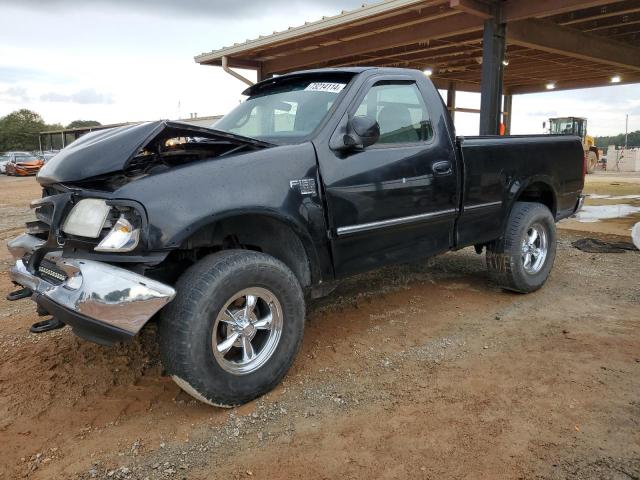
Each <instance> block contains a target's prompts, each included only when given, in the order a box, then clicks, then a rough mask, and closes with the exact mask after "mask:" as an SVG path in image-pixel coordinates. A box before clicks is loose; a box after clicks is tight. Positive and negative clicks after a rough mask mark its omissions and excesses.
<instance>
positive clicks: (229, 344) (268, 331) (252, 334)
mask: <svg viewBox="0 0 640 480" xmlns="http://www.w3.org/2000/svg"><path fill="white" fill-rule="evenodd" d="M281 336H282V307H281V306H280V302H279V301H278V299H277V298H276V296H275V295H274V294H273V293H271V292H270V291H269V290H267V289H265V288H260V287H251V288H247V289H244V290H241V291H239V292H238V293H236V294H235V295H233V296H232V297H231V298H230V299H229V300H228V301H227V302H226V303H225V305H224V307H223V308H222V310H221V311H220V312H219V313H218V316H217V317H216V321H215V323H214V325H213V332H212V339H211V347H212V349H213V356H214V357H215V359H216V361H217V362H218V365H220V366H221V367H222V368H223V369H224V370H226V371H227V372H229V373H233V374H235V375H246V374H248V373H252V372H255V371H256V370H258V369H259V368H260V367H262V366H263V365H264V364H265V363H266V362H267V361H268V360H269V358H271V356H272V355H273V353H274V352H275V350H276V347H277V346H278V343H279V341H280V337H281Z"/></svg>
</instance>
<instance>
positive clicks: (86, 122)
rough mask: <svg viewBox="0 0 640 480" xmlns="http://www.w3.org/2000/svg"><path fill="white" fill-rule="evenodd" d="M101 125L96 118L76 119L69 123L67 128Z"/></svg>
mask: <svg viewBox="0 0 640 480" xmlns="http://www.w3.org/2000/svg"><path fill="white" fill-rule="evenodd" d="M100 125H102V124H101V123H100V122H97V121H96V120H74V121H73V122H71V123H70V124H69V125H67V128H85V127H99V126H100Z"/></svg>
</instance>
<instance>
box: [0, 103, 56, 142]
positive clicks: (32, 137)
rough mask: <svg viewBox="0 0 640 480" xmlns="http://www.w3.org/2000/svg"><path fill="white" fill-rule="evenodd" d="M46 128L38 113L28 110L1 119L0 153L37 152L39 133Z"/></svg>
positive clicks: (18, 111) (17, 111)
mask: <svg viewBox="0 0 640 480" xmlns="http://www.w3.org/2000/svg"><path fill="white" fill-rule="evenodd" d="M46 127H47V125H46V124H45V123H44V120H43V119H42V117H41V116H40V115H39V114H38V113H36V112H33V111H31V110H27V109H26V108H23V109H21V110H16V111H15V112H12V113H10V114H8V115H7V116H5V117H2V118H0V151H7V150H37V149H38V148H39V147H38V133H40V132H41V131H43V130H46Z"/></svg>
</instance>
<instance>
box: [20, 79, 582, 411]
mask: <svg viewBox="0 0 640 480" xmlns="http://www.w3.org/2000/svg"><path fill="white" fill-rule="evenodd" d="M245 94H246V95H248V99H247V100H246V101H245V102H243V103H242V104H240V105H239V106H237V107H236V108H235V109H234V110H232V111H231V112H230V113H229V114H228V115H227V116H225V117H224V118H223V119H222V120H220V121H219V122H218V123H217V124H216V128H215V129H210V128H203V127H197V126H192V125H188V124H184V123H178V122H169V121H157V122H149V123H143V124H139V125H134V126H124V127H119V128H117V129H112V130H101V131H98V132H93V133H89V134H87V135H85V136H83V137H82V138H80V139H78V140H77V141H75V142H74V143H73V144H72V145H71V146H70V147H67V148H66V149H64V150H62V151H61V152H60V153H59V154H58V155H57V156H56V157H55V158H53V159H52V160H51V161H49V162H48V163H47V164H46V165H45V166H44V167H43V168H42V170H41V171H40V173H39V174H38V181H39V182H40V184H41V185H42V187H43V198H41V199H38V200H36V201H35V202H34V206H35V208H36V215H37V218H38V221H37V222H33V223H30V224H29V225H28V230H27V233H25V234H23V235H21V236H19V237H17V238H15V239H13V240H11V241H10V242H9V244H8V246H9V250H10V251H11V253H12V254H13V256H14V258H15V265H14V266H13V267H12V268H11V271H10V277H11V279H12V280H13V281H14V282H16V283H17V284H20V285H22V286H24V289H22V290H19V291H16V292H14V293H12V294H10V295H9V298H10V299H18V298H23V297H27V296H31V297H32V299H33V300H35V301H36V303H37V304H38V306H39V309H40V312H41V313H47V312H48V313H49V314H51V315H53V316H54V317H55V318H57V319H59V320H60V321H61V322H63V323H64V324H67V325H69V326H71V328H72V329H73V331H74V332H75V333H76V334H78V335H80V336H82V337H84V338H86V339H89V340H92V341H94V342H98V343H102V344H112V343H115V342H119V341H123V340H127V339H130V338H131V337H133V336H134V335H136V334H137V333H138V332H139V331H140V329H141V328H142V327H143V326H144V325H145V324H146V323H147V322H148V321H149V320H151V319H152V318H154V320H157V321H158V322H159V325H158V326H159V342H160V346H161V353H162V357H163V362H164V366H165V368H166V371H167V372H168V373H169V374H170V375H171V377H172V378H173V379H174V380H175V382H176V383H177V384H178V385H179V386H180V387H181V388H183V389H184V390H185V391H186V392H188V393H189V394H191V395H192V396H193V397H195V398H197V399H199V400H201V401H203V402H206V403H209V404H211V405H222V406H231V405H238V404H241V403H244V402H247V401H249V400H251V399H253V398H255V397H257V396H259V395H261V394H264V393H265V392H268V391H269V390H271V389H272V388H273V387H274V386H275V385H277V384H278V382H280V380H281V379H282V377H283V376H284V375H285V373H286V372H287V370H288V369H289V367H290V366H291V364H292V363H293V360H294V358H295V357H296V354H297V351H298V349H299V347H300V345H301V341H302V335H303V331H304V323H305V322H304V317H305V298H315V297H320V296H322V295H325V294H327V293H328V292H330V291H331V289H332V288H333V287H334V286H335V284H336V282H337V281H339V280H340V279H342V278H345V277H348V276H350V275H353V274H356V273H358V272H363V271H366V270H370V269H374V268H378V267H381V266H383V265H388V264H394V263H400V262H419V261H423V259H425V258H428V257H432V256H434V255H438V254H442V253H445V252H448V251H451V250H458V249H461V248H463V247H467V246H475V249H476V251H477V252H478V253H481V252H482V251H483V250H486V263H487V268H488V270H489V277H490V278H491V279H493V281H495V282H496V283H497V284H498V285H500V286H502V287H504V288H506V289H509V290H513V291H516V292H523V293H526V292H532V291H534V290H537V289H538V288H540V287H542V285H543V284H544V283H545V281H546V280H547V277H548V276H549V272H550V271H551V268H552V266H553V263H554V259H555V254H556V227H555V222H556V221H558V220H560V219H563V218H566V217H568V216H570V215H572V214H573V213H574V212H576V210H577V209H578V208H580V205H581V202H582V198H583V197H582V195H581V194H582V189H583V186H584V175H585V170H584V168H585V164H584V152H583V150H582V144H581V141H580V139H579V138H578V137H571V136H564V135H558V136H553V135H551V136H549V135H531V136H512V137H456V136H455V133H454V127H453V123H452V121H451V118H450V116H449V114H448V112H447V109H446V106H445V105H444V104H443V102H442V100H441V98H440V96H439V94H438V92H437V90H436V88H435V87H434V85H433V84H432V83H431V81H430V80H429V79H428V78H426V77H425V75H424V74H422V73H421V72H418V71H414V70H405V69H387V68H342V69H325V70H314V71H309V72H299V73H294V74H289V75H283V76H280V77H277V78H273V79H268V80H265V81H262V82H260V83H257V84H255V85H253V86H251V87H249V88H248V89H247V90H246V91H245Z"/></svg>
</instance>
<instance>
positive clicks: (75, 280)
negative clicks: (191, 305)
mask: <svg viewBox="0 0 640 480" xmlns="http://www.w3.org/2000/svg"><path fill="white" fill-rule="evenodd" d="M42 243H43V242H42V240H40V239H38V238H37V237H34V236H32V235H27V234H24V235H20V236H19V237H16V238H15V239H13V240H11V241H10V242H9V243H8V244H7V246H8V248H9V251H10V252H11V254H12V255H13V256H14V258H15V259H16V263H15V265H14V266H13V267H12V268H11V270H10V271H9V277H10V278H11V280H13V281H14V282H15V283H17V284H20V285H22V286H23V287H27V288H29V289H31V291H32V292H33V300H35V301H36V303H38V305H40V306H41V307H42V308H43V309H45V310H46V311H48V312H49V313H50V314H51V315H54V316H56V317H57V318H58V319H60V320H61V321H63V322H64V323H66V324H67V325H70V326H71V327H72V328H73V330H74V332H75V333H76V334H77V335H79V336H81V337H84V338H86V339H88V340H91V341H94V342H96V343H101V344H113V343H116V342H118V341H123V340H127V339H129V338H131V337H133V336H134V335H135V334H136V333H138V331H140V329H141V328H142V327H143V325H144V324H145V323H147V321H148V320H149V319H150V318H151V317H152V316H153V315H154V314H155V313H156V312H158V310H160V309H161V308H162V307H163V306H165V305H166V304H167V303H169V302H170V301H171V300H172V299H173V297H174V296H175V293H176V292H175V290H174V289H173V288H172V287H170V286H168V285H165V284H163V283H160V282H157V281H155V280H152V279H150V278H147V277H144V276H142V275H138V274H136V273H133V272H130V271H129V270H125V269H123V268H118V267H114V266H113V265H109V264H106V263H101V262H95V261H91V260H78V259H73V258H63V257H62V256H61V254H60V252H52V253H49V254H47V255H46V256H45V261H46V264H45V262H43V264H42V265H41V266H40V269H39V272H38V273H32V272H30V271H29V270H28V269H27V266H26V264H25V261H24V260H23V258H24V257H25V256H27V257H28V256H29V255H30V254H32V253H33V252H34V251H35V250H36V249H38V248H39V247H40V246H42Z"/></svg>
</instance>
